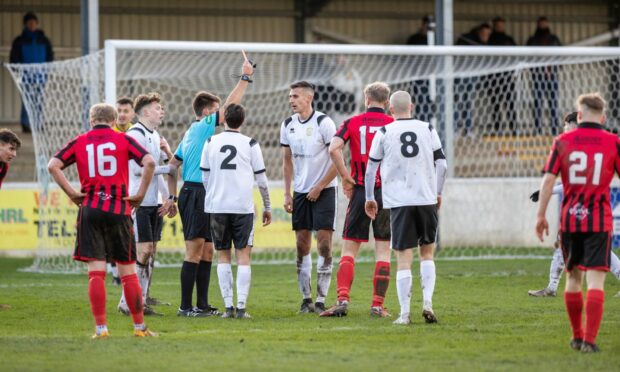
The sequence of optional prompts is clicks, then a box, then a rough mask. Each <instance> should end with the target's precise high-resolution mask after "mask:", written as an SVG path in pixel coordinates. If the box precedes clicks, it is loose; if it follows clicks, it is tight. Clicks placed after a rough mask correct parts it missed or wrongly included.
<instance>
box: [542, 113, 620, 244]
mask: <svg viewBox="0 0 620 372" xmlns="http://www.w3.org/2000/svg"><path fill="white" fill-rule="evenodd" d="M619 171H620V139H619V138H618V137H617V136H616V135H614V134H612V133H608V132H606V131H604V130H603V126H602V125H600V124H596V123H580V124H579V126H578V127H577V129H576V130H573V131H570V132H567V133H564V134H561V135H560V136H558V137H557V138H556V139H555V140H554V141H553V145H552V146H551V152H550V154H549V157H548V159H547V163H546V164H545V167H544V169H543V172H545V173H551V174H555V175H557V174H558V173H560V175H561V177H562V184H563V185H564V198H563V199H562V211H561V216H560V229H561V230H562V231H563V232H569V233H574V232H603V231H611V230H612V216H611V204H610V198H609V185H610V184H611V181H612V179H613V177H614V172H619Z"/></svg>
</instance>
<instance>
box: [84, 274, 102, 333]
mask: <svg viewBox="0 0 620 372" xmlns="http://www.w3.org/2000/svg"><path fill="white" fill-rule="evenodd" d="M105 274H106V272H105V271H89V272H88V297H89V299H90V309H91V311H92V313H93V317H94V318H95V324H96V325H97V326H105V325H106V318H105Z"/></svg>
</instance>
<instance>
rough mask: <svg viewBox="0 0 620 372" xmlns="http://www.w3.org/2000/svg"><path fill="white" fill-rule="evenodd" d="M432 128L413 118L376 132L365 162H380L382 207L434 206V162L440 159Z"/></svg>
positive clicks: (437, 142) (441, 151)
mask: <svg viewBox="0 0 620 372" xmlns="http://www.w3.org/2000/svg"><path fill="white" fill-rule="evenodd" d="M443 156H444V155H443V150H442V148H441V141H440V140H439V135H438V134H437V131H436V130H435V128H433V126H432V125H430V124H429V123H426V122H423V121H420V120H415V119H397V120H396V121H394V122H393V123H391V124H390V125H386V126H384V127H382V128H381V129H379V131H377V133H376V134H375V138H374V139H373V140H372V146H371V147H370V153H369V155H368V159H369V160H371V161H375V162H381V182H382V189H381V194H382V196H383V206H384V208H388V209H389V208H398V207H405V206H417V205H432V204H437V174H436V172H435V159H439V158H442V157H443Z"/></svg>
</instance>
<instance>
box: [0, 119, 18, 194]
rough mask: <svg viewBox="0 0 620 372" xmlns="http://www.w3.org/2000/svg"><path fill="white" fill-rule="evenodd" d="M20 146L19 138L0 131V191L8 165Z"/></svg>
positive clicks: (5, 130)
mask: <svg viewBox="0 0 620 372" xmlns="http://www.w3.org/2000/svg"><path fill="white" fill-rule="evenodd" d="M21 146H22V142H21V141H20V140H19V138H18V137H17V136H16V135H15V133H13V132H12V131H10V130H9V129H6V128H2V129H0V189H1V188H2V181H4V178H5V177H6V175H7V174H8V172H9V163H10V162H11V161H13V159H15V158H16V157H17V150H19V148H20V147H21Z"/></svg>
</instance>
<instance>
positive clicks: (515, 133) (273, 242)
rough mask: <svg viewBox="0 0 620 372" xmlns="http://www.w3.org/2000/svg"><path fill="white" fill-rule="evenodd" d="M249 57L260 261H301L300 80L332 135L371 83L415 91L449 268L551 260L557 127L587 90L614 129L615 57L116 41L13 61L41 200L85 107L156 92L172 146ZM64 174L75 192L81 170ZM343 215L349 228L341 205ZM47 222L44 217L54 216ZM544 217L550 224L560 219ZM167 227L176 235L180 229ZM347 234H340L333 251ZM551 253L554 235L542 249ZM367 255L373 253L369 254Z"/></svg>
mask: <svg viewBox="0 0 620 372" xmlns="http://www.w3.org/2000/svg"><path fill="white" fill-rule="evenodd" d="M242 49H243V50H245V51H246V53H247V54H248V55H249V57H250V58H251V59H253V60H254V61H255V62H256V63H257V65H258V66H257V68H256V70H255V77H254V83H253V84H251V85H250V86H249V87H248V89H247V92H246V95H245V96H244V98H243V102H242V103H243V105H244V106H246V108H247V109H248V115H247V121H246V124H245V125H244V127H243V131H244V133H245V134H247V135H249V136H251V137H253V138H255V139H257V140H258V141H259V142H260V144H261V147H262V150H263V153H264V157H265V162H266V166H267V175H268V177H269V179H270V180H271V181H273V185H272V188H271V193H272V201H273V203H272V204H273V207H275V208H274V217H276V218H275V220H276V224H275V227H272V228H271V229H269V228H267V229H264V230H258V231H257V233H256V237H257V245H256V252H257V254H256V259H255V262H257V263H259V262H292V261H293V260H294V245H293V244H292V242H293V233H292V231H290V225H287V224H288V222H287V215H286V214H285V213H283V212H282V211H280V210H279V209H281V208H282V206H281V205H278V201H279V200H280V196H281V193H282V189H281V182H280V181H281V179H282V171H281V161H282V160H281V154H280V151H281V150H280V145H279V130H280V124H281V123H282V121H283V120H284V119H286V118H287V117H288V116H290V115H291V114H292V112H291V110H290V108H289V105H288V91H289V84H290V83H292V82H294V81H297V80H308V81H310V82H312V83H313V84H314V85H315V86H316V94H315V108H316V109H317V110H319V111H323V112H325V113H326V114H328V115H330V116H331V117H332V118H333V119H334V121H335V122H336V124H337V125H340V123H342V121H343V120H345V119H346V118H347V117H349V116H352V115H355V114H357V113H360V112H362V111H363V110H364V107H363V105H364V102H363V93H362V90H363V88H364V86H365V85H366V84H368V83H371V82H374V81H384V82H386V83H388V84H389V85H390V86H391V88H392V90H393V91H395V90H399V89H401V90H406V91H409V92H410V93H411V94H412V97H413V99H414V100H415V101H416V111H415V113H414V116H415V117H416V118H418V119H420V120H424V121H429V122H430V123H431V124H432V125H434V126H435V127H436V128H437V130H438V133H439V135H440V137H441V140H442V143H443V145H444V148H445V152H446V155H447V160H448V167H449V173H448V175H449V178H448V181H447V184H446V187H445V191H444V202H443V205H442V210H441V211H440V221H441V222H440V241H441V251H440V252H439V254H438V257H443V258H454V259H463V258H481V257H498V256H501V257H517V256H518V257H547V256H548V255H549V254H550V252H549V251H548V250H547V248H543V245H540V244H539V243H538V242H537V241H536V239H535V237H534V233H533V228H534V223H535V219H534V217H535V208H536V205H535V204H533V203H531V202H529V200H528V195H529V193H531V192H532V191H534V190H535V189H536V188H537V187H538V184H539V178H538V176H539V174H540V169H541V168H542V166H543V164H544V160H545V157H546V155H547V153H548V149H549V146H550V145H551V141H552V139H553V136H554V135H556V134H558V133H560V131H561V129H562V123H561V118H562V117H563V115H564V113H566V112H568V111H571V110H573V106H574V100H575V99H576V97H577V96H578V95H579V94H581V93H584V92H594V91H598V92H601V93H602V95H603V96H604V97H605V99H607V101H608V103H609V110H608V112H607V114H608V115H607V116H608V122H607V127H608V128H610V129H616V128H618V122H617V118H618V115H619V114H620V112H619V109H620V96H619V94H618V92H619V91H620V83H619V80H618V79H619V71H620V50H619V49H618V48H593V47H556V48H549V47H469V46H465V47H451V46H436V47H428V46H386V45H330V44H266V43H220V42H171V41H141V40H107V41H106V42H105V50H104V51H100V52H98V53H95V54H92V55H88V56H84V57H81V58H77V59H72V60H66V61H59V62H52V63H47V64H35V65H7V67H8V69H9V70H10V71H11V74H12V76H13V78H14V80H15V82H16V84H17V86H18V87H19V89H20V92H21V94H22V98H23V100H24V102H25V104H26V107H27V110H28V113H29V115H30V117H31V119H32V123H33V125H32V126H33V136H34V141H35V146H36V159H37V171H38V183H39V186H40V188H41V194H42V195H45V194H46V193H49V192H51V190H54V185H53V184H52V183H51V181H50V178H49V176H48V175H47V169H46V164H47V161H48V160H49V158H50V157H51V156H52V155H53V153H54V151H56V150H57V149H59V148H60V147H61V146H62V145H63V144H64V143H65V142H66V141H67V140H68V139H70V138H71V137H73V136H75V135H77V134H78V133H80V132H82V131H84V130H86V129H87V128H88V124H87V113H88V107H89V106H90V104H92V103H95V102H100V101H106V102H108V103H114V102H115V100H116V97H118V96H121V95H129V96H133V97H135V96H136V95H137V94H140V93H145V92H149V91H157V92H159V93H160V94H161V95H162V97H163V100H164V107H165V110H166V118H165V120H164V124H163V125H162V126H161V127H160V128H159V132H160V133H161V134H162V135H163V136H164V137H166V139H167V140H168V142H169V143H170V144H171V146H172V147H173V149H174V148H176V146H177V144H178V143H179V142H180V140H181V138H182V136H183V133H184V132H185V130H186V129H187V127H188V125H189V123H191V121H192V120H193V117H194V115H193V113H192V109H191V101H192V98H193V96H194V95H195V93H196V92H197V91H199V90H206V91H209V92H212V93H215V94H218V95H219V96H220V97H222V98H223V99H225V97H226V95H227V94H228V93H229V92H230V90H231V89H232V88H233V87H234V85H235V84H236V81H237V77H235V76H236V75H238V74H239V73H240V66H241V62H242V57H241V53H240V51H241V50H242ZM69 175H70V177H71V179H72V180H73V181H75V182H77V174H76V173H75V170H72V171H70V172H69ZM259 209H260V208H259ZM338 209H339V213H338V216H339V226H342V221H343V219H344V214H345V211H346V200H345V199H344V197H342V196H341V197H340V204H339V208H338ZM39 212H40V215H39V218H40V219H41V220H45V219H46V218H51V217H49V215H50V213H53V212H54V211H50V210H46V209H45V208H40V211H39ZM257 212H259V213H260V210H259V211H257ZM280 212H282V213H280ZM548 217H549V220H550V221H551V222H553V221H554V220H555V219H556V217H557V212H554V211H551V212H550V213H549V216H548ZM278 223H279V225H277V224H278ZM169 226H170V227H171V229H172V228H173V227H174V228H176V231H180V229H179V227H180V226H173V222H170V224H169ZM552 228H553V227H552ZM170 231H172V230H170ZM164 234H166V229H164ZM340 234H341V229H340V227H339V230H337V231H336V232H335V233H334V236H335V245H336V247H338V246H339V244H340V243H341V242H340V238H339V236H340ZM261 236H263V237H266V238H265V239H264V240H261V238H260V237H261ZM178 241H179V242H180V243H178V244H177V243H175V244H172V245H176V246H171V247H168V248H170V249H162V250H160V253H165V252H169V253H167V254H161V255H160V257H161V262H162V263H167V264H179V263H180V262H181V261H182V255H181V254H180V253H179V252H182V250H183V245H182V239H180V240H178ZM551 244H552V239H549V241H548V243H547V244H545V245H546V246H550V245H551ZM72 247H73V242H72V241H71V237H65V238H64V239H61V240H59V239H56V238H54V237H46V236H42V237H40V239H39V250H38V253H37V262H36V263H35V266H36V269H37V270H42V271H45V270H48V269H49V270H51V271H56V268H60V270H61V271H66V270H71V268H73V267H74V266H73V265H72V264H71V263H70V262H69V261H70V259H69V255H70V253H71V251H72ZM158 254H159V253H158ZM364 254H366V255H368V257H371V256H372V254H371V252H370V251H369V250H368V249H366V251H365V253H364Z"/></svg>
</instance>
